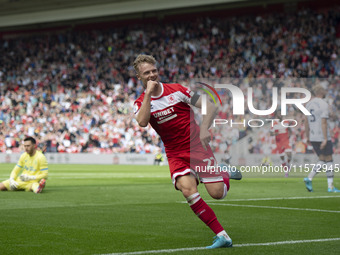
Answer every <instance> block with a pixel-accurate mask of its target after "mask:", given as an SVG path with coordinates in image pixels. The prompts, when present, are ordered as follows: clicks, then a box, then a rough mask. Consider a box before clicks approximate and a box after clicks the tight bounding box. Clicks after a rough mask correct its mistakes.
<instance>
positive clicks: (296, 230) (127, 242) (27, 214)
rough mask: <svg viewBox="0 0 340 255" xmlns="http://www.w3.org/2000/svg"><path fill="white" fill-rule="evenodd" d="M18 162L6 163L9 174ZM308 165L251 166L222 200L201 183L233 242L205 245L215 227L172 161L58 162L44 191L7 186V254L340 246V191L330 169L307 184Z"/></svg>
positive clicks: (1, 222)
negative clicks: (178, 182)
mask: <svg viewBox="0 0 340 255" xmlns="http://www.w3.org/2000/svg"><path fill="white" fill-rule="evenodd" d="M13 166H14V164H0V180H1V181H2V180H5V179H7V178H8V177H9V174H10V172H11V170H12V168H13ZM305 175H306V174H300V173H292V174H291V176H290V177H289V178H284V177H283V176H282V174H267V175H261V174H257V175H255V174H250V173H249V174H245V175H244V178H243V180H241V181H234V180H232V181H231V189H230V191H229V194H228V196H227V198H226V199H224V200H219V201H217V200H213V199H211V198H210V197H209V196H208V194H207V192H206V191H205V189H204V185H199V191H200V193H201V195H202V197H203V198H204V199H205V201H207V203H208V204H209V205H210V206H211V207H212V208H213V210H214V211H215V213H216V215H217V217H218V219H219V221H220V222H221V224H222V225H223V226H224V227H225V229H226V230H227V232H228V233H229V235H230V236H231V238H232V239H233V243H234V247H233V248H229V249H218V250H210V251H208V250H203V249H201V248H197V247H204V246H207V245H210V244H211V243H212V238H213V236H214V234H213V233H212V232H211V230H210V229H208V227H206V226H205V225H204V223H202V222H201V221H200V220H199V219H198V218H197V217H196V216H195V215H194V214H193V212H192V211H191V210H190V208H189V206H188V205H187V204H186V203H183V201H184V199H183V198H182V195H181V193H180V192H178V191H175V189H174V188H173V186H172V183H171V180H170V177H169V171H168V167H167V166H162V167H159V166H118V165H50V166H49V179H48V181H47V185H46V188H45V190H44V191H43V193H41V194H34V193H32V192H0V232H1V233H0V254H4V255H8V254H25V255H28V254H35V255H37V254H112V253H118V254H122V253H124V252H126V253H127V254H149V253H145V252H144V253H142V252H141V253H138V252H139V251H153V253H152V254H161V253H162V254H169V253H171V254H183V255H184V254H185V255H187V254H261V255H263V254H308V255H310V254H328V255H329V254H340V194H339V193H338V194H336V193H328V192H327V181H326V175H325V174H324V173H322V174H319V175H318V176H317V177H316V178H315V179H314V180H313V187H314V192H312V193H309V192H307V190H306V189H305V187H304V183H303V177H305ZM335 186H337V187H338V188H340V174H339V173H336V175H335ZM311 240H317V241H311ZM294 241H296V242H294ZM280 242H282V243H280ZM195 247H196V248H197V249H196V250H195V249H194V248H195ZM184 248H188V249H186V250H185V249H184ZM191 248H193V249H191ZM161 250H166V251H167V252H165V251H161ZM132 252H135V253H132Z"/></svg>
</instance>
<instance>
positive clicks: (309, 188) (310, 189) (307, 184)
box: [303, 177, 313, 192]
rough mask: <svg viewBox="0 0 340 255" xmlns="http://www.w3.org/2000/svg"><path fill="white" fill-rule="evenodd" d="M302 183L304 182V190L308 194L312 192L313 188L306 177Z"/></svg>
mask: <svg viewBox="0 0 340 255" xmlns="http://www.w3.org/2000/svg"><path fill="white" fill-rule="evenodd" d="M303 181H304V182H305V185H306V188H307V190H308V191H309V192H312V191H313V187H312V181H311V180H309V178H308V177H306V178H305V179H303Z"/></svg>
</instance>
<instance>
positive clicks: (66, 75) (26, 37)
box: [0, 0, 340, 164]
mask: <svg viewBox="0 0 340 255" xmlns="http://www.w3.org/2000/svg"><path fill="white" fill-rule="evenodd" d="M339 13H340V12H339V5H337V1H296V0H295V1H280V0H277V1H237V0H236V1H230V0H215V1H209V3H207V2H206V1H201V0H191V1H176V0H174V1H162V0H160V1H151V0H149V1H148V0H139V1H119V0H117V1H109V0H99V1H91V0H86V1H64V0H52V1H40V0H32V1H21V0H0V61H1V65H0V162H7V163H10V162H11V163H14V162H16V161H17V159H18V155H19V154H20V152H21V151H22V148H20V141H21V140H22V139H23V137H24V136H26V135H32V136H34V137H37V139H38V141H39V144H40V146H41V148H43V149H44V150H45V152H46V154H47V157H48V160H49V162H51V163H81V162H84V161H83V160H84V159H85V158H86V159H88V160H89V162H93V159H94V158H96V157H97V158H98V157H99V156H100V157H102V159H103V160H101V161H100V162H103V163H109V164H111V163H114V164H119V163H121V164H122V163H123V164H149V163H150V162H152V161H153V157H154V154H155V153H157V152H158V151H160V150H163V147H162V142H161V141H160V139H159V138H158V136H157V135H156V134H155V132H154V131H153V130H152V129H151V128H146V129H142V128H139V127H138V126H137V124H136V122H135V120H134V118H133V114H132V103H133V101H134V99H135V98H136V97H138V95H139V94H140V93H141V92H142V87H141V85H140V84H139V83H138V82H137V80H136V78H135V75H134V72H133V68H132V62H133V59H134V58H135V56H136V55H137V54H139V53H141V52H144V53H147V54H152V55H154V56H155V57H156V59H158V60H159V62H160V64H161V66H162V68H161V69H160V76H161V79H162V81H165V82H179V83H181V84H183V85H185V86H191V85H192V84H194V83H195V82H196V81H198V80H200V81H202V80H203V81H209V82H212V83H222V82H223V81H224V80H223V79H224V78H225V77H234V78H237V79H238V81H237V83H238V84H237V85H238V86H240V88H242V89H243V90H244V91H246V88H247V87H248V86H249V85H251V86H252V87H253V89H254V95H255V97H256V100H257V101H256V104H257V106H259V107H260V108H261V107H265V106H266V104H268V103H269V102H270V98H271V90H270V89H271V87H272V86H273V84H274V86H275V85H276V86H279V87H280V86H282V85H280V84H278V83H277V81H282V80H287V79H291V78H296V80H295V81H293V82H291V84H292V85H291V86H297V87H299V86H300V87H305V88H307V89H308V88H309V89H310V87H311V84H314V83H316V82H321V83H322V84H323V85H324V86H325V88H327V90H328V91H329V94H328V96H327V101H328V103H329V104H330V105H332V113H333V115H332V118H331V121H330V124H331V128H332V137H333V142H334V153H335V154H339V153H340V143H339V134H340V128H339V118H338V116H340V114H339V113H340V100H339V99H340V94H339V91H340V84H339V82H340V81H339V74H340V54H339V53H340V52H339V44H340V39H339V37H340V25H339ZM255 78H257V80H259V79H262V80H265V81H264V82H258V83H252V81H253V80H255ZM302 79H305V80H307V81H308V82H301V80H302ZM220 96H221V97H222V99H223V102H224V108H223V109H221V111H220V114H219V117H220V118H226V119H227V118H234V117H232V116H231V111H232V109H231V107H228V106H229V105H230V104H231V97H230V96H229V95H228V94H221V95H220ZM263 102H264V105H262V104H263ZM265 109H267V108H265ZM293 117H294V118H295V119H301V122H300V123H299V124H301V125H299V126H298V127H297V128H294V129H293V134H292V136H291V142H292V144H293V145H294V151H295V154H296V157H295V160H297V161H298V162H299V163H300V162H312V161H313V158H312V156H311V155H312V149H311V148H310V147H309V146H308V145H307V143H306V139H305V135H304V126H303V120H302V119H303V118H301V117H302V116H301V115H298V114H297V113H296V112H295V113H294V116H293ZM234 120H235V119H234ZM236 121H237V119H236ZM215 138H216V139H215V141H214V142H213V144H212V146H213V148H214V151H215V153H216V155H217V156H218V157H222V156H223V154H224V153H225V151H226V150H229V153H230V154H232V155H231V156H232V163H234V164H245V163H254V162H259V161H260V160H261V158H262V155H263V153H265V152H266V151H267V152H268V150H269V153H273V154H275V143H274V142H273V138H271V137H270V136H268V130H267V129H261V130H260V131H258V130H252V129H251V128H249V127H248V128H243V127H234V128H230V127H229V128H228V127H227V128H225V129H222V130H220V131H219V132H218V134H217V135H216V136H215ZM231 146H233V149H231ZM78 153H90V154H91V155H96V156H95V157H91V155H87V156H86V157H84V156H81V155H79V154H78ZM128 154H130V156H129V155H128ZM131 155H133V156H131ZM337 157H338V156H336V159H338V158H337ZM246 159H248V162H247V161H246ZM249 159H251V160H249ZM275 159H276V157H275V156H274V161H275ZM339 160H340V159H339ZM338 162H339V161H338Z"/></svg>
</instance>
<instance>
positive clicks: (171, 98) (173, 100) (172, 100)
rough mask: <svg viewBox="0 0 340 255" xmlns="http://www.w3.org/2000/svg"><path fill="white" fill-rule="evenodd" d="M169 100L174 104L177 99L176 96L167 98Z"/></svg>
mask: <svg viewBox="0 0 340 255" xmlns="http://www.w3.org/2000/svg"><path fill="white" fill-rule="evenodd" d="M167 99H168V101H169V103H170V104H173V103H175V102H176V98H175V96H174V95H170V96H167Z"/></svg>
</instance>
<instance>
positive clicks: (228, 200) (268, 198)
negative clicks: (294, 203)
mask: <svg viewBox="0 0 340 255" xmlns="http://www.w3.org/2000/svg"><path fill="white" fill-rule="evenodd" d="M335 197H338V198H340V196H337V195H335V194H334V196H314V197H263V198H244V199H242V198H240V199H226V200H219V201H221V202H240V201H266V200H294V199H317V198H335ZM205 201H206V202H219V201H218V200H205ZM185 203H186V202H185Z"/></svg>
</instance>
